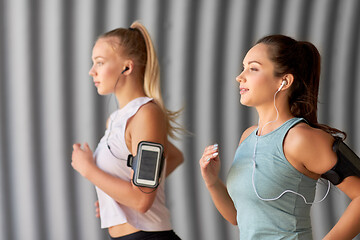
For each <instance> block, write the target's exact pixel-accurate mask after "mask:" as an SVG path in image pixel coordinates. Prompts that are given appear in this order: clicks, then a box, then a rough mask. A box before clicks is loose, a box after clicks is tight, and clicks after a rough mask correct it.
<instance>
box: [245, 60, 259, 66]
mask: <svg viewBox="0 0 360 240" xmlns="http://www.w3.org/2000/svg"><path fill="white" fill-rule="evenodd" d="M251 63H257V64H259V65H262V64H261V63H260V62H258V61H255V60H253V61H250V62H248V65H249V64H251Z"/></svg>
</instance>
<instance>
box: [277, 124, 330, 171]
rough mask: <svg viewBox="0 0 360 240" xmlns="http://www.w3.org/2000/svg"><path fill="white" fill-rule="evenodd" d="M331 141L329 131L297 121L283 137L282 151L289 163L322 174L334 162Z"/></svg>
mask: <svg viewBox="0 0 360 240" xmlns="http://www.w3.org/2000/svg"><path fill="white" fill-rule="evenodd" d="M333 142H334V138H333V137H332V136H331V135H330V134H329V133H326V132H325V131H323V130H321V129H317V128H312V127H310V126H309V125H308V124H306V123H299V124H297V125H296V126H294V127H293V128H292V129H290V130H289V132H288V134H287V136H286V137H285V140H284V152H285V155H286V157H287V158H288V160H289V161H290V162H291V163H294V164H300V165H303V166H304V167H305V168H306V169H307V170H309V171H310V172H312V173H314V174H322V173H324V172H326V171H328V170H329V169H331V168H332V167H333V166H334V165H335V163H336V154H335V153H334V152H333V150H332V144H333ZM294 164H293V165H294Z"/></svg>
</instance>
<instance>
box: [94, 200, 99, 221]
mask: <svg viewBox="0 0 360 240" xmlns="http://www.w3.org/2000/svg"><path fill="white" fill-rule="evenodd" d="M95 217H97V218H100V207H99V200H97V201H96V202H95Z"/></svg>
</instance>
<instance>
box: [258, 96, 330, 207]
mask: <svg viewBox="0 0 360 240" xmlns="http://www.w3.org/2000/svg"><path fill="white" fill-rule="evenodd" d="M279 91H280V89H278V90H277V91H276V93H275V94H274V107H275V110H276V119H275V120H273V121H270V122H267V123H266V124H265V125H264V126H263V127H262V128H261V130H260V131H259V132H258V135H257V134H256V142H255V147H254V153H253V172H252V185H253V189H254V192H255V194H256V196H257V197H258V198H259V199H260V200H263V201H275V200H278V199H279V198H281V197H282V196H283V195H284V194H285V193H293V194H295V195H298V196H300V197H302V199H303V200H304V202H305V204H315V203H320V202H322V201H324V200H325V198H326V197H327V196H328V194H329V192H330V187H331V185H330V181H329V180H327V182H328V188H327V191H326V194H325V195H324V197H323V198H322V199H321V200H319V201H314V202H310V203H309V202H308V201H307V200H306V198H305V197H304V196H303V195H302V194H300V193H298V192H295V191H293V190H289V189H287V190H285V191H283V192H282V193H281V194H280V195H279V196H278V197H275V198H262V197H260V195H259V194H258V192H257V190H256V187H255V181H254V176H255V168H256V160H255V159H256V148H257V144H258V139H259V136H261V133H262V131H263V130H264V128H265V127H266V126H267V125H268V124H270V123H273V122H276V121H277V120H278V118H279V110H278V109H277V107H276V102H275V99H276V94H277V93H278V92H279ZM259 120H260V119H259ZM259 122H260V121H259ZM258 126H259V123H258Z"/></svg>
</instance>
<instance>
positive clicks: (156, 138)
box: [72, 103, 166, 212]
mask: <svg viewBox="0 0 360 240" xmlns="http://www.w3.org/2000/svg"><path fill="white" fill-rule="evenodd" d="M164 125H165V124H164V118H163V115H162V112H161V110H160V109H159V108H158V107H157V106H156V105H155V104H154V103H150V104H146V105H144V106H143V107H141V108H140V110H139V111H138V112H137V113H136V114H135V116H134V117H133V118H132V119H131V120H129V123H128V131H129V133H130V138H129V139H128V140H129V141H127V142H128V143H129V144H130V147H129V149H131V152H132V154H133V155H136V151H137V145H138V143H139V142H140V141H151V142H157V143H161V144H162V145H165V141H166V131H165V129H164V128H163V126H164ZM72 159H73V161H72V165H73V167H74V169H75V170H77V171H78V172H79V173H80V174H82V175H83V176H84V177H85V178H87V179H88V180H89V181H91V182H92V183H93V184H94V185H96V186H97V187H99V188H100V189H102V190H103V191H104V192H105V193H107V194H108V195H109V196H110V197H112V198H113V199H114V200H115V201H117V202H119V203H121V204H123V205H125V206H128V207H130V208H133V209H135V210H137V211H139V212H146V211H147V210H148V209H149V208H150V207H151V205H152V203H153V201H154V199H155V195H156V191H153V192H152V189H149V188H141V189H140V188H139V187H137V186H135V185H133V183H132V182H131V181H125V180H122V179H120V178H117V177H115V176H112V175H110V174H108V173H106V172H104V171H102V170H101V169H100V168H98V167H97V166H96V165H95V163H94V160H93V158H92V152H91V150H90V148H89V147H88V146H87V144H85V146H84V149H81V147H80V145H79V144H74V151H73V157H72ZM144 192H148V193H144Z"/></svg>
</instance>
